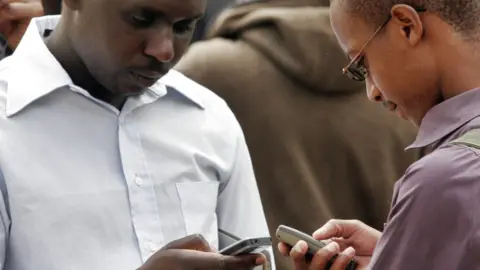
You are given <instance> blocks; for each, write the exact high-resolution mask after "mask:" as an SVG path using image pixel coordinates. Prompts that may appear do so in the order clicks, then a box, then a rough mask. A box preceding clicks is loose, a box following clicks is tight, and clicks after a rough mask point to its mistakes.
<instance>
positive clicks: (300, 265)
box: [290, 241, 308, 270]
mask: <svg viewBox="0 0 480 270" xmlns="http://www.w3.org/2000/svg"><path fill="white" fill-rule="evenodd" d="M307 252H308V245H307V243H306V242H305V241H298V243H297V244H296V245H295V246H294V247H293V248H292V250H291V251H290V258H291V259H292V261H293V264H294V265H295V269H297V270H299V269H307V263H306V261H305V255H306V254H307Z"/></svg>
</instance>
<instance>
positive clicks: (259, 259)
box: [255, 256, 267, 265]
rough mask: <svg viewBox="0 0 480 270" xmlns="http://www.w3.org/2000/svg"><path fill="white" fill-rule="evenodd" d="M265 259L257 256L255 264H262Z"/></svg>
mask: <svg viewBox="0 0 480 270" xmlns="http://www.w3.org/2000/svg"><path fill="white" fill-rule="evenodd" d="M266 262H267V261H266V259H265V257H264V256H258V257H257V259H256V260H255V264H256V265H262V264H265V263H266Z"/></svg>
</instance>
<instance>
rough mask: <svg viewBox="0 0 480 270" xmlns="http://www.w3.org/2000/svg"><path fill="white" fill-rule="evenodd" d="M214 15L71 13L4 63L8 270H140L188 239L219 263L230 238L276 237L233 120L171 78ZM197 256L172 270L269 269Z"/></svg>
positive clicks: (2, 180)
mask: <svg viewBox="0 0 480 270" xmlns="http://www.w3.org/2000/svg"><path fill="white" fill-rule="evenodd" d="M204 9H205V1H200V0H154V1H150V0H149V1H147V0H145V1H136V0H67V1H64V9H63V10H62V17H61V19H60V17H42V18H38V19H34V20H33V21H32V23H31V24H30V26H29V28H28V29H27V31H26V33H25V35H24V37H23V39H22V41H21V42H20V44H19V46H18V47H17V48H16V50H15V52H14V54H13V55H12V56H11V57H9V58H7V59H5V60H4V61H2V62H0V190H1V194H0V195H1V198H0V216H1V222H0V264H1V267H0V268H1V269H6V270H29V269H35V270H47V269H48V270H56V269H61V270H65V269H89V270H96V269H99V270H100V269H101V270H105V269H112V270H113V269H115V270H117V269H136V268H138V267H140V266H141V265H142V264H143V263H145V262H146V261H147V259H149V258H150V257H151V255H152V254H154V253H155V252H156V251H157V250H159V249H160V248H162V247H163V246H165V245H166V244H167V243H169V242H171V241H174V240H175V239H179V238H182V237H185V236H187V235H194V234H202V235H203V236H204V237H205V239H206V241H207V242H208V243H209V245H210V246H211V247H212V248H213V249H217V248H221V247H222V243H220V245H219V242H218V234H217V230H218V229H219V228H221V229H223V230H225V231H228V232H230V233H233V234H236V235H237V236H239V237H242V238H243V237H257V236H267V235H268V229H267V226H266V222H265V217H264V213H263V210H262V205H261V201H260V197H259V194H258V190H257V186H256V183H255V179H254V174H253V170H252V167H251V162H250V158H249V153H248V150H247V147H246V144H245V141H244V137H243V134H242V131H241V128H240V126H239V124H238V123H237V121H236V119H235V117H234V115H233V114H232V112H231V111H230V110H229V108H228V107H227V105H226V104H225V102H224V101H223V100H221V99H220V98H218V97H217V96H215V95H214V94H213V93H211V92H209V91H208V90H207V89H205V88H203V87H201V86H200V85H198V84H196V83H195V82H193V81H190V80H189V79H187V78H186V77H184V76H183V75H181V74H179V73H178V72H175V71H169V70H170V68H171V67H172V66H173V65H174V63H176V61H177V60H178V59H179V58H180V57H181V55H182V54H183V52H184V50H185V49H186V47H187V46H188V43H189V39H190V36H191V33H192V30H193V28H194V25H195V22H196V20H197V19H198V18H199V17H200V16H201V15H202V13H203V11H204ZM49 29H54V31H53V32H52V33H51V34H50V36H49V37H48V38H47V39H46V40H44V39H43V37H44V36H45V35H46V34H48V33H49V31H47V30H49ZM167 73H168V74H167ZM164 75H165V76H164ZM181 247H183V246H182V245H180V248H181ZM176 248H178V246H176ZM187 248H188V247H187ZM192 249H197V248H196V247H194V248H192ZM201 250H204V248H201ZM160 252H162V251H160ZM185 252H187V251H185ZM188 252H189V253H187V254H183V253H182V251H176V252H175V253H173V255H172V254H171V253H168V254H170V255H168V256H166V257H168V258H170V262H171V261H172V260H171V259H172V257H173V258H174V259H175V260H176V261H175V260H174V262H179V263H180V264H182V265H176V266H175V267H177V268H176V269H191V268H192V267H196V268H195V269H211V268H212V267H214V268H215V267H217V266H221V267H219V269H245V267H246V268H251V267H253V266H254V265H255V264H256V263H258V262H261V260H257V261H256V258H253V260H252V258H251V257H246V258H245V259H243V261H241V260H242V259H238V258H231V257H225V256H218V255H215V256H213V255H212V253H210V252H198V254H197V253H195V255H194V256H190V255H191V251H188ZM157 254H158V253H157ZM157 254H156V256H157ZM162 254H164V253H162ZM164 257H165V256H164ZM164 257H162V256H157V257H155V256H154V259H158V258H164ZM187 257H188V258H190V259H189V260H186V258H187ZM192 258H193V259H192ZM197 258H198V260H197ZM205 260H207V261H208V263H207V264H205V263H201V262H205ZM239 260H240V261H241V263H239ZM159 261H161V260H160V259H159ZM164 261H165V260H164ZM167 261H168V260H167ZM186 261H188V263H185V262H186ZM230 263H231V264H230ZM185 264H187V265H185ZM167 265H168V264H167ZM173 265H175V264H173ZM204 265H209V267H204ZM148 267H150V268H148ZM148 267H145V266H144V267H143V268H142V269H144V270H151V269H169V268H168V267H170V269H171V267H172V264H170V266H166V267H163V268H162V267H160V266H158V264H157V263H156V260H153V263H152V260H150V263H149V264H148ZM215 269H217V268H215Z"/></svg>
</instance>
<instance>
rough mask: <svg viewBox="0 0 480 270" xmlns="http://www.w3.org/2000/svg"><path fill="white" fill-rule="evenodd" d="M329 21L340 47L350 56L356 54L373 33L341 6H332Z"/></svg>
mask: <svg viewBox="0 0 480 270" xmlns="http://www.w3.org/2000/svg"><path fill="white" fill-rule="evenodd" d="M330 20H331V24H332V28H333V31H334V33H335V36H336V37H337V40H338V42H339V44H340V46H341V47H342V49H343V51H344V52H345V53H347V54H350V55H355V54H356V53H358V52H359V51H360V49H361V48H362V47H363V46H364V45H365V42H366V41H367V40H368V39H369V38H370V37H371V35H372V34H373V33H374V31H375V29H373V28H372V27H371V26H369V25H367V23H366V22H365V21H364V20H363V19H362V18H360V17H358V16H353V15H351V14H349V13H348V12H346V11H345V8H343V7H341V6H332V8H331V9H330Z"/></svg>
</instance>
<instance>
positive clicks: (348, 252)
mask: <svg viewBox="0 0 480 270" xmlns="http://www.w3.org/2000/svg"><path fill="white" fill-rule="evenodd" d="M343 253H345V255H348V256H355V249H354V248H353V247H348V248H347V249H345V251H344V252H343Z"/></svg>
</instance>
